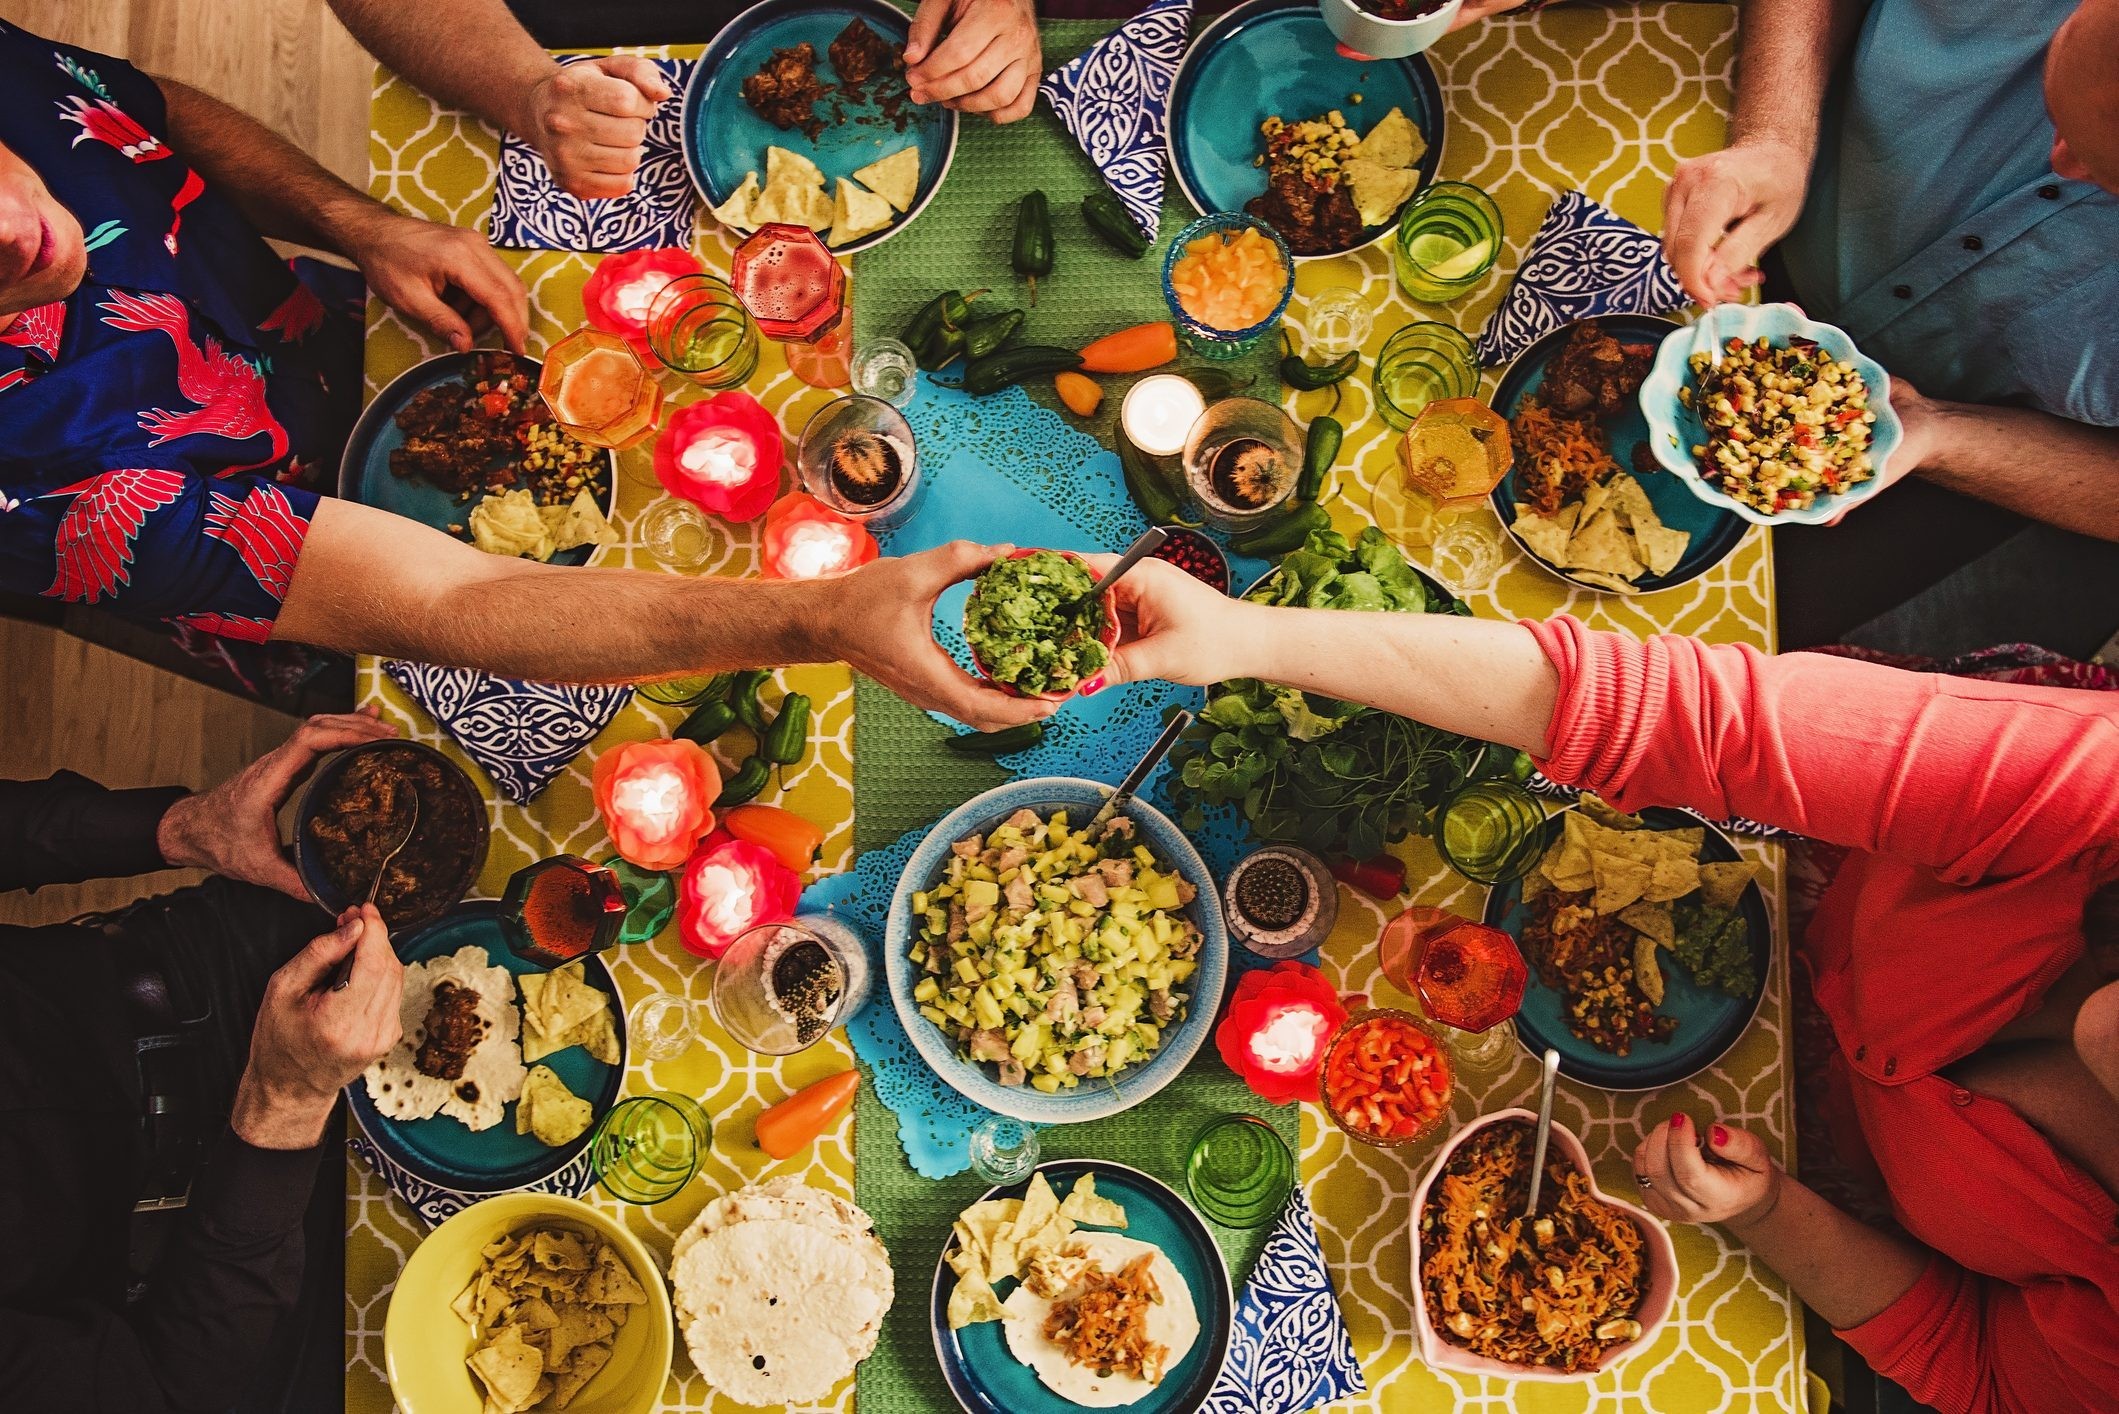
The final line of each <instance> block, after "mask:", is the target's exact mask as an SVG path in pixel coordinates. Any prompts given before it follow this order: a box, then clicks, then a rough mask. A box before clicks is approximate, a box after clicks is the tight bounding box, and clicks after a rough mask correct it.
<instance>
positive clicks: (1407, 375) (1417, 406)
mask: <svg viewBox="0 0 2119 1414" xmlns="http://www.w3.org/2000/svg"><path fill="white" fill-rule="evenodd" d="M1374 380H1375V389H1376V411H1377V412H1379V413H1381V414H1382V415H1383V420H1384V421H1385V422H1388V423H1389V424H1390V425H1391V426H1393V427H1395V428H1397V429H1398V430H1399V431H1401V432H1403V431H1404V430H1405V429H1406V428H1408V427H1411V426H1412V425H1413V419H1414V418H1416V417H1418V416H1419V415H1420V410H1421V409H1422V408H1424V407H1426V406H1427V405H1428V404H1429V403H1431V402H1436V401H1438V400H1440V399H1442V398H1466V397H1470V396H1471V395H1472V394H1473V393H1475V392H1477V391H1478V390H1479V361H1478V359H1477V357H1476V356H1474V354H1473V353H1472V341H1471V340H1470V339H1467V338H1466V337H1464V333H1463V331H1462V330H1460V329H1458V328H1457V327H1456V326H1454V325H1450V324H1438V323H1436V322H1434V321H1433V320H1422V321H1420V322H1419V323H1416V324H1408V325H1406V326H1405V327H1404V328H1402V329H1400V330H1398V331H1397V332H1396V333H1394V334H1392V335H1391V336H1390V338H1388V339H1386V340H1384V343H1383V348H1382V349H1381V350H1380V351H1378V353H1377V354H1376V371H1375V375H1374Z"/></svg>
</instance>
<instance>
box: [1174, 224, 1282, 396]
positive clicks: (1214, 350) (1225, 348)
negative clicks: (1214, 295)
mask: <svg viewBox="0 0 2119 1414" xmlns="http://www.w3.org/2000/svg"><path fill="white" fill-rule="evenodd" d="M1244 231H1256V232H1258V233H1259V234H1260V235H1262V236H1264V237H1265V238H1266V239H1267V240H1268V241H1270V242H1272V245H1273V249H1274V250H1276V251H1278V252H1280V268H1281V269H1282V270H1283V271H1285V272H1286V274H1287V281H1286V283H1285V284H1283V285H1282V286H1281V287H1280V302H1279V303H1278V304H1276V305H1274V306H1273V312H1272V313H1271V314H1268V315H1267V316H1266V317H1265V318H1263V319H1261V320H1259V321H1258V322H1257V323H1256V324H1253V325H1251V326H1250V327H1249V328H1247V329H1221V328H1217V327H1215V326H1214V325H1212V324H1208V323H1206V322H1205V321H1204V320H1201V319H1197V318H1195V317H1194V316H1193V315H1192V313H1191V312H1190V311H1189V310H1187V309H1186V308H1185V307H1184V305H1183V304H1182V303H1180V302H1179V301H1178V298H1177V285H1176V283H1175V282H1174V281H1173V280H1172V279H1171V276H1172V275H1173V274H1174V273H1175V272H1176V270H1177V262H1178V261H1180V260H1182V259H1183V258H1184V254H1185V248H1186V247H1187V246H1189V245H1191V244H1192V243H1193V242H1194V241H1196V240H1199V239H1200V238H1201V237H1203V236H1220V237H1221V238H1222V239H1223V240H1224V241H1225V242H1226V241H1229V240H1233V239H1234V238H1235V237H1236V236H1237V235H1239V234H1240V233H1242V232H1244ZM1294 297H1295V257H1294V255H1293V254H1291V253H1290V252H1289V250H1288V243H1287V242H1286V241H1285V240H1282V239H1281V236H1280V232H1278V231H1276V230H1274V229H1273V228H1272V226H1271V225H1269V224H1268V223H1266V222H1264V221H1261V220H1259V219H1258V218H1257V217H1256V216H1250V215H1246V214H1245V213H1243V212H1241V211H1220V212H1216V213H1215V214H1214V215H1212V216H1202V217H1200V218H1199V219H1198V220H1197V221H1194V222H1193V223H1192V224H1191V225H1189V226H1187V227H1185V228H1184V229H1183V230H1182V231H1179V232H1178V233H1177V235H1176V237H1175V238H1173V239H1172V240H1171V242H1170V248H1169V249H1168V250H1167V251H1165V252H1163V303H1164V304H1167V305H1168V306H1169V307H1170V318H1172V319H1173V320H1175V321H1176V322H1177V334H1178V337H1179V338H1180V339H1181V340H1183V341H1184V344H1185V346H1186V347H1187V348H1188V349H1190V350H1191V351H1192V352H1193V353H1196V354H1198V355H1199V356H1200V357H1201V358H1215V359H1230V358H1241V357H1243V355H1245V354H1246V353H1249V352H1250V351H1251V350H1252V349H1254V348H1256V347H1258V344H1259V341H1260V340H1262V339H1264V338H1265V337H1266V336H1267V335H1268V334H1270V333H1272V332H1273V330H1274V329H1275V328H1276V327H1277V326H1278V325H1279V323H1280V316H1281V315H1283V314H1285V313H1287V311H1288V301H1289V300H1291V299H1293V298H1294Z"/></svg>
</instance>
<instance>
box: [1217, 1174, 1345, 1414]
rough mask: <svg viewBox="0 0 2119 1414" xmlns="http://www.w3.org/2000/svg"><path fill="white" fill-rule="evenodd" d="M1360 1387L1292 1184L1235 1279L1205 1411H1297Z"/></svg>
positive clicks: (1319, 1252)
mask: <svg viewBox="0 0 2119 1414" xmlns="http://www.w3.org/2000/svg"><path fill="white" fill-rule="evenodd" d="M1367 1388H1368V1381H1367V1380H1365V1379H1363V1378H1362V1374H1361V1363H1360V1362H1359V1361H1358V1360H1356V1359H1355V1358H1354V1338H1353V1336H1352V1335H1351V1334H1350V1333H1349V1332H1348V1331H1347V1328H1346V1318H1345V1317H1344V1316H1342V1315H1341V1314H1340V1313H1339V1298H1338V1297H1337V1296H1336V1295H1335V1294H1334V1293H1333V1291H1332V1274H1331V1272H1330V1270H1329V1269H1328V1268H1326V1266H1325V1264H1324V1249H1323V1248H1322V1247H1320V1246H1319V1245H1318V1243H1317V1215H1316V1214H1315V1213H1314V1212H1312V1211H1311V1209H1310V1200H1309V1199H1308V1198H1307V1197H1306V1196H1304V1194H1303V1191H1302V1187H1301V1185H1299V1184H1298V1185H1296V1188H1295V1191H1294V1192H1293V1193H1291V1194H1289V1195H1288V1205H1287V1207H1285V1208H1283V1209H1281V1212H1280V1220H1279V1221H1278V1222H1276V1223H1274V1224H1273V1231H1272V1232H1271V1233H1270V1234H1269V1235H1268V1236H1267V1238H1266V1245H1265V1250H1264V1251H1263V1252H1260V1253H1259V1254H1258V1265H1257V1266H1256V1267H1254V1268H1252V1269H1251V1279H1250V1280H1249V1281H1247V1282H1245V1283H1244V1284H1243V1296H1242V1297H1241V1298H1240V1299H1239V1300H1238V1301H1237V1303H1236V1326H1235V1329H1234V1330H1233V1331H1231V1332H1230V1336H1229V1360H1228V1363H1227V1364H1225V1365H1223V1366H1222V1368H1221V1378H1220V1379H1218V1380H1216V1381H1215V1382H1214V1388H1213V1389H1212V1390H1211V1391H1210V1392H1209V1393H1208V1395H1207V1402H1206V1405H1205V1406H1204V1408H1205V1414H1301V1411H1302V1410H1305V1409H1315V1408H1317V1407H1318V1406H1320V1405H1325V1404H1330V1403H1332V1402H1333V1401H1334V1400H1338V1399H1345V1398H1346V1397H1347V1396H1348V1395H1352V1394H1359V1393H1361V1392H1362V1391H1363V1390H1365V1389H1367Z"/></svg>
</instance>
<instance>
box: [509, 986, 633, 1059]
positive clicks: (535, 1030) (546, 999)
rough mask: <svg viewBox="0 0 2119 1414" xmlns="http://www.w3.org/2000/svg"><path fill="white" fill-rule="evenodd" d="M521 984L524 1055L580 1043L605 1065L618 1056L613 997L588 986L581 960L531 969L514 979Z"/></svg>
mask: <svg viewBox="0 0 2119 1414" xmlns="http://www.w3.org/2000/svg"><path fill="white" fill-rule="evenodd" d="M516 984H517V985H518V986H520V987H521V988H522V1020H523V1034H522V1058H523V1059H524V1060H525V1061H539V1060H543V1059H544V1058H545V1057H546V1056H549V1055H551V1054H553V1053H554V1052H557V1051H563V1050H565V1049H567V1048H568V1047H569V1046H579V1047H581V1048H582V1049H583V1050H585V1051H587V1052H588V1053H589V1054H590V1055H591V1056H594V1057H595V1058H596V1059H597V1060H600V1061H602V1062H603V1063H604V1064H605V1065H616V1064H618V1061H619V1052H618V1026H617V1023H616V1022H615V1021H613V1020H612V1017H611V999H610V997H609V996H608V995H606V994H605V993H603V992H601V991H598V990H597V989H596V988H594V987H592V986H590V985H589V982H588V972H587V967H586V965H585V964H584V963H582V962H581V961H579V960H577V961H574V962H570V963H568V964H567V965H566V966H564V967H555V968H553V969H552V970H551V971H550V972H544V973H538V972H529V973H525V974H523V975H522V976H521V977H520V978H518V979H516Z"/></svg>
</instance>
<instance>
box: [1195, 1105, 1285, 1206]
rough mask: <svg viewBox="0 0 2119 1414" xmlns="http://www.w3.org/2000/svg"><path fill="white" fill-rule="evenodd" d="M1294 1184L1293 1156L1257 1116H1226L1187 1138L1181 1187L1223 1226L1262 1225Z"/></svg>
mask: <svg viewBox="0 0 2119 1414" xmlns="http://www.w3.org/2000/svg"><path fill="white" fill-rule="evenodd" d="M1294 1186H1295V1155H1294V1154H1293V1153H1291V1152H1290V1151H1289V1149H1288V1145H1287V1141H1286V1140H1284V1139H1282V1138H1281V1137H1280V1133H1279V1131H1277V1130H1276V1129H1274V1128H1273V1126H1272V1125H1270V1124H1268V1123H1266V1122H1265V1121H1264V1120H1262V1119H1260V1118H1259V1117H1258V1116H1257V1115H1245V1114H1228V1115H1223V1116H1221V1117H1220V1118H1219V1119H1216V1120H1214V1121H1213V1122H1212V1123H1210V1124H1208V1125H1207V1127H1206V1128H1205V1129H1202V1130H1201V1131H1199V1137H1198V1138H1197V1139H1194V1140H1193V1141H1192V1153H1191V1156H1190V1157H1189V1158H1187V1159H1186V1160H1185V1187H1186V1188H1187V1189H1189V1190H1190V1191H1191V1194H1192V1202H1193V1204H1194V1205H1195V1206H1197V1207H1198V1209H1199V1210H1200V1211H1201V1212H1202V1213H1205V1214H1206V1215H1207V1216H1208V1217H1210V1218H1212V1219H1213V1220H1214V1221H1215V1222H1218V1223H1220V1224H1221V1225H1222V1226H1223V1227H1262V1226H1264V1225H1265V1224H1266V1223H1269V1222H1271V1221H1273V1220H1274V1219H1275V1218H1277V1217H1279V1216H1280V1210H1281V1207H1282V1206H1283V1205H1284V1204H1285V1203H1286V1202H1287V1201H1288V1193H1289V1191H1290V1190H1291V1189H1293V1188H1294Z"/></svg>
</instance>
